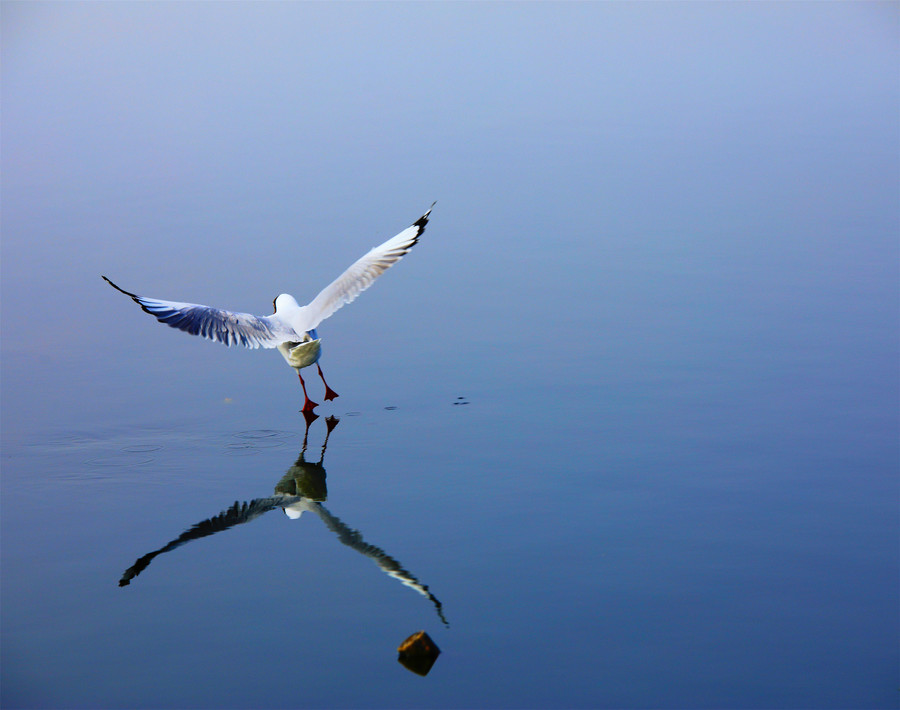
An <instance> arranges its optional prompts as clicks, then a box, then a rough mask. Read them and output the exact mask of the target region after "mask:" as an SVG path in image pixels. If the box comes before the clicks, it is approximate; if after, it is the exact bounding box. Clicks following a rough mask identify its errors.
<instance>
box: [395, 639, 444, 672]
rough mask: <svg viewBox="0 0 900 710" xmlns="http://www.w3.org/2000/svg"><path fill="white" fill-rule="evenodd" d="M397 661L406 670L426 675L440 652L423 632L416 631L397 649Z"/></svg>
mask: <svg viewBox="0 0 900 710" xmlns="http://www.w3.org/2000/svg"><path fill="white" fill-rule="evenodd" d="M397 651H399V653H400V656H399V657H398V658H397V661H398V662H399V663H400V665H402V666H403V667H404V668H406V669H407V670H410V671H412V672H413V673H417V674H418V675H423V676H424V675H428V672H429V671H430V670H431V667H432V666H433V665H434V662H435V661H436V660H437V657H438V656H439V655H440V653H441V650H440V649H439V648H438V647H437V644H436V643H435V642H434V641H432V640H431V638H430V637H429V636H428V634H426V633H425V632H424V631H417V632H416V633H414V634H413V635H412V636H410V637H409V638H408V639H406V641H404V642H403V643H401V644H400V647H399V648H398V649H397Z"/></svg>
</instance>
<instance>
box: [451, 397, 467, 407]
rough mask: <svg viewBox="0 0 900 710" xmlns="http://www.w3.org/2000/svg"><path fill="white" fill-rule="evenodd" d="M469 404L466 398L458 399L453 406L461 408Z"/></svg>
mask: <svg viewBox="0 0 900 710" xmlns="http://www.w3.org/2000/svg"><path fill="white" fill-rule="evenodd" d="M468 403H469V400H467V399H466V398H465V397H457V398H456V401H455V402H454V403H453V406H454V407H459V406H462V405H464V404H468Z"/></svg>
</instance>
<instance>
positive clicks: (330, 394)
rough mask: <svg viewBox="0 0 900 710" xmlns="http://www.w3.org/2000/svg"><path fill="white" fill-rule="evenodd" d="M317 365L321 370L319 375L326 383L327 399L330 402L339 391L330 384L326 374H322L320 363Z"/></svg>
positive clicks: (324, 383) (323, 382)
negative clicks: (326, 379)
mask: <svg viewBox="0 0 900 710" xmlns="http://www.w3.org/2000/svg"><path fill="white" fill-rule="evenodd" d="M316 367H317V368H318V370H319V377H321V378H322V384H323V385H325V401H326V402H330V401H331V400H333V399H334V398H335V397H337V396H338V393H337V392H335V391H334V390H333V389H331V387H329V386H328V383H327V382H326V381H325V375H323V374H322V368H321V367H320V366H319V363H316Z"/></svg>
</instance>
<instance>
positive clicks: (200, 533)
mask: <svg viewBox="0 0 900 710" xmlns="http://www.w3.org/2000/svg"><path fill="white" fill-rule="evenodd" d="M289 502H293V501H292V499H291V498H289V497H286V496H274V497H272V498H257V499H255V500H251V501H250V502H249V503H247V502H244V503H239V502H237V501H235V503H234V505H232V506H231V507H230V508H228V509H227V510H223V511H222V512H221V513H219V514H218V515H216V516H213V517H212V518H208V519H206V520H203V521H201V522H199V523H197V524H196V525H193V526H192V527H190V528H188V529H187V530H185V531H184V532H183V533H181V535H179V536H178V537H177V538H175V539H174V540H172V542H170V543H169V544H168V545H165V546H164V547H161V548H159V549H158V550H155V551H153V552H148V553H147V554H146V555H144V556H143V557H140V558H138V560H137V561H136V562H135V563H134V564H133V565H132V566H131V567H129V568H128V569H127V570H125V573H124V574H123V575H122V579H120V580H119V586H120V587H124V586H125V585H127V584H128V583H129V582H130V581H131V580H132V579H133V578H134V577H137V576H138V575H139V574H140V573H141V572H143V571H144V570H145V569H146V568H147V565H149V564H150V562H151V561H152V560H153V558H154V557H156V556H157V555H161V554H162V553H163V552H169V551H170V550H174V549H175V548H176V547H181V546H182V545H184V544H185V543H186V542H190V541H191V540H197V539H198V538H201V537H206V536H208V535H214V534H215V533H217V532H222V531H223V530H228V528H232V527H234V526H235V525H242V524H244V523H249V522H250V521H251V520H254V519H256V518H258V517H259V516H260V515H263V514H265V513H268V512H269V511H270V510H272V509H273V508H277V507H278V506H279V505H284V504H285V503H289Z"/></svg>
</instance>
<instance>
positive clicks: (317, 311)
mask: <svg viewBox="0 0 900 710" xmlns="http://www.w3.org/2000/svg"><path fill="white" fill-rule="evenodd" d="M433 207H434V204H432V205H431V207H429V208H428V211H427V212H426V213H425V214H423V215H422V216H421V217H419V219H417V220H416V221H415V222H413V223H412V225H410V226H409V227H407V228H406V229H404V230H403V231H402V232H400V234H398V235H397V236H396V237H391V238H390V239H388V240H387V241H386V242H385V243H384V244H381V245H380V246H377V247H375V248H374V249H372V250H370V251H369V253H368V254H366V255H365V256H364V257H362V258H361V259H359V260H358V261H357V262H356V263H355V264H353V266H351V267H350V268H349V269H347V270H346V271H345V272H344V273H343V274H341V275H340V276H339V277H338V278H337V279H335V280H334V281H332V282H331V283H330V284H329V285H328V286H326V287H325V288H324V289H323V290H322V292H321V293H320V294H319V295H318V296H316V297H315V298H314V299H313V300H312V302H311V303H310V304H309V305H308V306H306V307H305V308H304V309H303V325H302V330H304V331H307V330H312V329H313V328H315V327H316V326H317V325H319V323H321V322H322V321H323V320H325V319H326V318H328V316H330V315H331V314H332V313H334V312H335V311H336V310H337V309H338V308H340V307H341V306H343V305H344V304H345V303H350V302H351V301H353V300H354V299H356V297H357V296H358V295H359V294H361V293H362V292H363V291H365V290H366V289H367V288H369V286H371V285H372V283H373V282H374V281H375V279H377V278H378V277H379V276H381V275H382V274H383V273H384V272H385V271H387V270H388V269H389V268H390V267H392V266H393V265H394V264H396V263H397V262H398V261H400V259H402V258H403V256H404V255H405V254H406V253H407V252H408V251H409V250H410V249H412V248H413V247H414V246H415V245H416V243H417V242H418V241H419V237H420V236H421V235H422V232H424V231H425V226H426V225H427V224H428V215H430V214H431V209H432V208H433ZM295 325H296V323H295Z"/></svg>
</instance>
